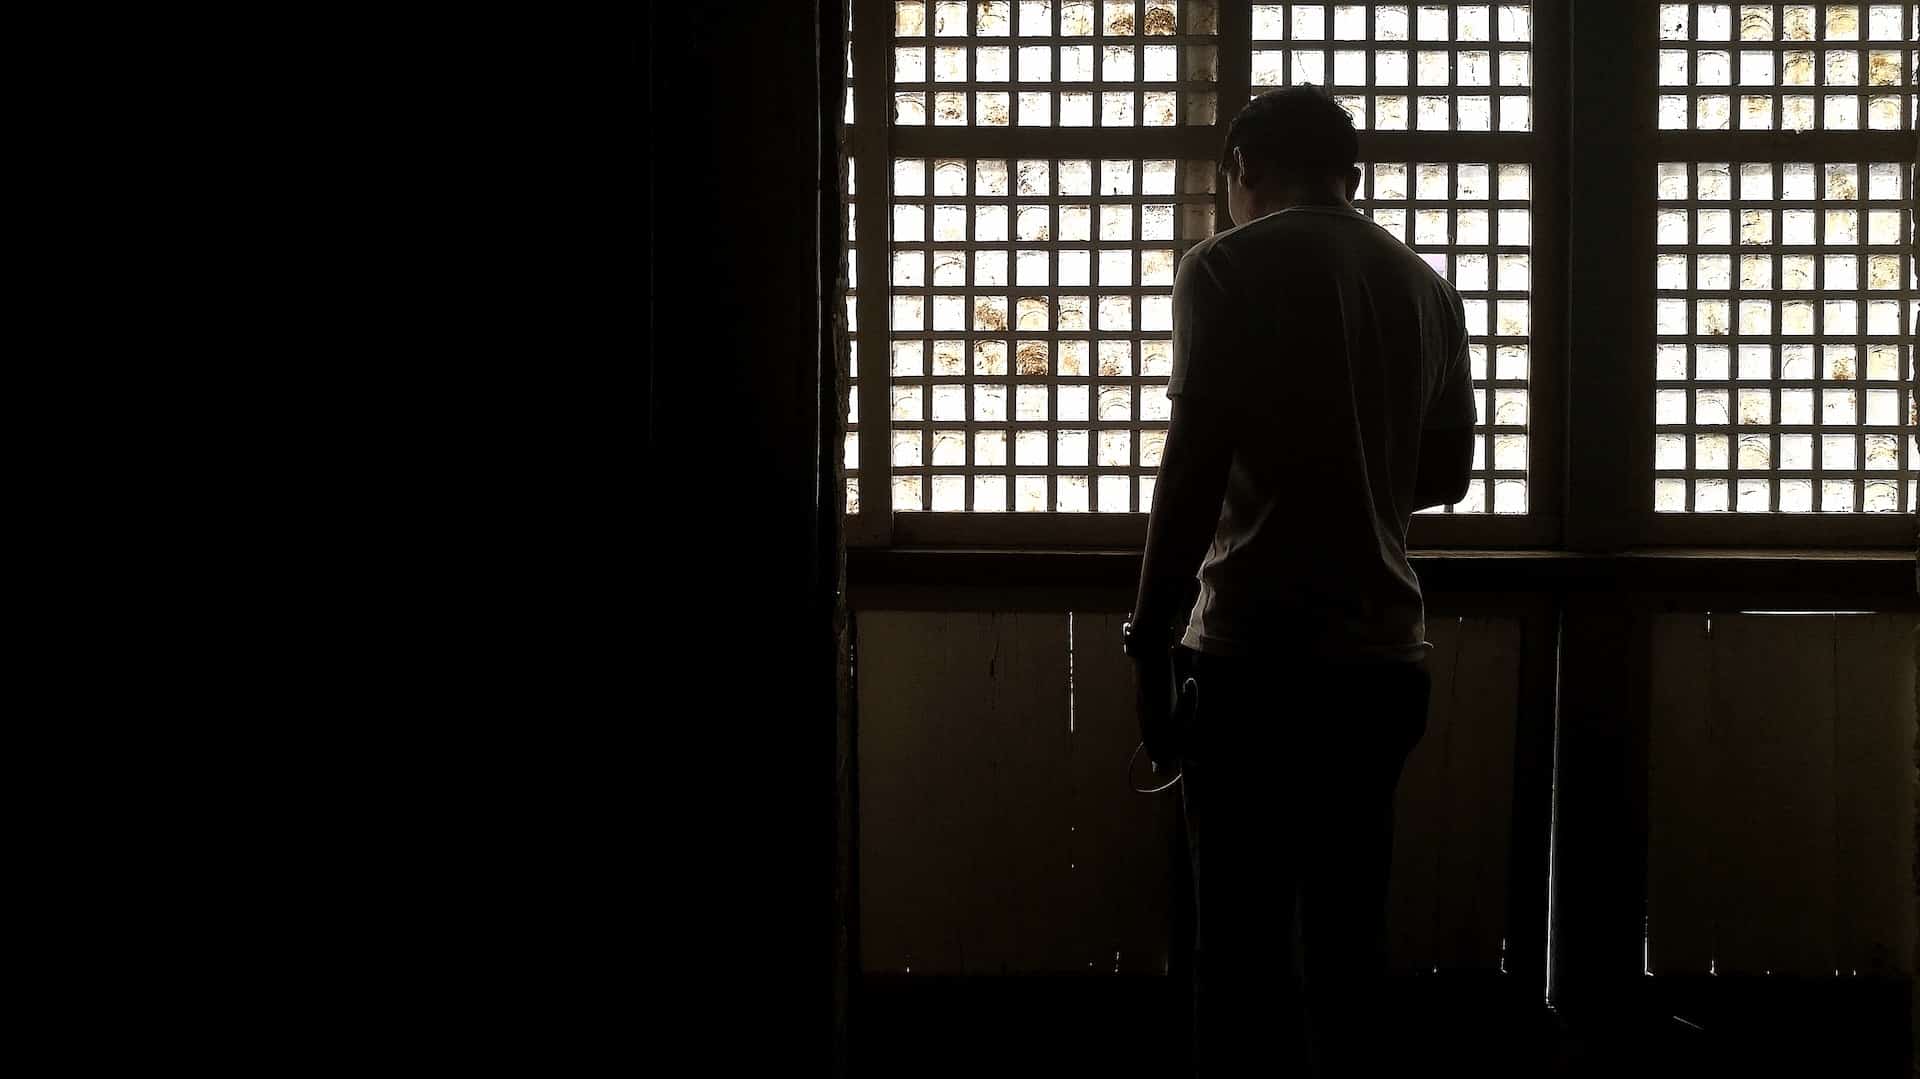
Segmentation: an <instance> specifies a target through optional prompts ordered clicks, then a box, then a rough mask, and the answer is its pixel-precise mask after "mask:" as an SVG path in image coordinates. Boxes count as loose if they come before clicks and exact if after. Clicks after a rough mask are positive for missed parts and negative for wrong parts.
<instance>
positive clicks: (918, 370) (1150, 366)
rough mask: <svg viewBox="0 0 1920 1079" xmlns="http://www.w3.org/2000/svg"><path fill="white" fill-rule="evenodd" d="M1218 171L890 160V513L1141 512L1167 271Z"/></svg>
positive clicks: (1166, 321) (1166, 323)
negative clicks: (891, 172) (891, 478)
mask: <svg viewBox="0 0 1920 1079" xmlns="http://www.w3.org/2000/svg"><path fill="white" fill-rule="evenodd" d="M1216 175H1217V173H1216V171H1215V164H1214V162H1212V161H1186V162H1181V161H1175V160H1168V159H1153V158H1103V159H1097V160H1093V159H987V158H976V159H964V158H935V159H924V158H899V159H896V160H895V161H894V162H893V191H892V198H891V207H892V212H893V220H892V226H893V228H892V238H891V246H890V254H891V262H890V268H891V273H892V281H891V282H890V284H891V287H892V291H891V297H892V302H891V319H892V325H891V336H890V354H889V366H890V372H891V387H890V389H891V399H890V402H889V415H890V418H891V422H892V434H891V446H890V458H891V461H892V466H893V486H892V492H891V493H892V503H893V508H894V510H895V511H897V512H911V511H916V510H931V511H941V512H958V511H971V512H990V513H991V512H1028V513H1043V512H1063V513H1073V512H1098V513H1128V512H1143V511H1145V510H1147V509H1149V508H1150V507H1151V505H1152V498H1153V478H1154V474H1155V471H1156V470H1157V468H1158V466H1159V463H1160V451H1161V448H1162V446H1163V445H1164V443H1165V437H1166V427H1165V425H1166V421H1167V419H1168V417H1169V415H1170V409H1171V405H1170V403H1169V402H1168V400H1167V397H1166V382H1167V379H1168V378H1169V377H1170V375H1171V373H1172V328H1173V321H1172V318H1173V313H1172V296H1173V276H1174V271H1175V269H1176V267H1177V265H1178V263H1179V259H1180V256H1181V255H1182V254H1183V253H1184V252H1185V251H1186V249H1187V248H1188V247H1190V246H1192V245H1193V244H1194V243H1195V242H1197V241H1199V240H1202V239H1205V238H1206V237H1207V236H1210V235H1212V234H1213V231H1214V181H1215V177H1216Z"/></svg>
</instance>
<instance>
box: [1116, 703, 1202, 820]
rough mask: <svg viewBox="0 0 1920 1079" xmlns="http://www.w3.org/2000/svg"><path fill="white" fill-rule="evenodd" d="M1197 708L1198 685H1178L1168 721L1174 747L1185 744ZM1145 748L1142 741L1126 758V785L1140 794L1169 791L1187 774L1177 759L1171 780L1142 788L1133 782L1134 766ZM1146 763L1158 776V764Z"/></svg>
mask: <svg viewBox="0 0 1920 1079" xmlns="http://www.w3.org/2000/svg"><path fill="white" fill-rule="evenodd" d="M1199 706H1200V683H1199V682H1197V681H1195V680H1194V679H1192V678H1188V679H1185V680H1184V681H1182V682H1181V683H1180V695H1179V696H1178V697H1177V698H1175V700H1174V704H1173V715H1172V716H1170V717H1169V720H1168V722H1169V726H1170V727H1171V728H1172V733H1173V737H1174V740H1175V743H1176V745H1182V746H1184V745H1185V744H1186V736H1187V732H1188V731H1189V730H1191V729H1192V727H1193V714H1194V712H1195V710H1196V709H1198V708H1199ZM1146 748H1147V743H1146V742H1145V741H1144V740H1142V741H1141V743H1140V744H1139V745H1137V746H1135V747H1133V755H1132V756H1130V757H1128V758H1127V785H1128V786H1129V787H1132V788H1133V789H1134V790H1135V791H1136V792H1138V793H1140V794H1159V793H1160V792H1162V791H1166V790H1171V789H1172V788H1173V785H1174V784H1175V783H1178V782H1180V779H1181V777H1182V776H1184V775H1186V773H1187V770H1186V762H1185V761H1183V760H1179V758H1178V757H1176V758H1175V760H1176V761H1179V766H1178V767H1177V768H1176V769H1175V770H1174V773H1173V778H1172V779H1169V780H1167V781H1166V782H1165V783H1162V784H1161V785H1160V786H1158V787H1143V786H1141V785H1140V784H1138V783H1135V782H1134V781H1133V773H1134V765H1135V763H1136V762H1137V761H1139V759H1140V753H1141V751H1142V750H1144V749H1146ZM1148 762H1149V765H1150V766H1151V767H1152V769H1153V773H1154V775H1156V776H1157V775H1159V774H1160V762H1159V761H1155V760H1153V759H1152V758H1148Z"/></svg>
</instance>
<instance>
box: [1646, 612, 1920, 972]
mask: <svg viewBox="0 0 1920 1079" xmlns="http://www.w3.org/2000/svg"><path fill="white" fill-rule="evenodd" d="M1704 624H1705V619H1703V618H1701V617H1700V616H1698V615H1674V616H1662V617H1661V618H1659V619H1657V620H1656V625H1655V631H1654V632H1655V634H1656V638H1655V639H1656V645H1657V647H1656V650H1655V653H1654V680H1653V684H1654V698H1653V699H1654V714H1653V731H1652V750H1651V753H1650V761H1649V769H1650V782H1651V791H1652V795H1651V804H1650V807H1649V813H1650V823H1651V828H1650V836H1649V849H1648V868H1649V882H1648V908H1649V920H1650V931H1651V934H1652V939H1651V941H1650V951H1651V953H1652V955H1653V957H1654V962H1653V969H1654V971H1655V973H1690V972H1698V970H1699V969H1700V967H1701V965H1702V963H1703V962H1704V963H1705V964H1706V965H1707V967H1708V969H1712V970H1714V971H1715V972H1717V973H1719V974H1765V973H1767V972H1771V973H1773V974H1776V975H1781V974H1800V975H1810V976H1832V975H1833V974H1834V972H1835V971H1839V972H1841V973H1842V974H1845V975H1851V974H1852V973H1853V972H1856V971H1857V972H1858V973H1860V974H1862V975H1869V974H1871V975H1880V976H1904V975H1908V974H1911V973H1912V969H1913V960H1912V956H1913V947H1914V922H1915V911H1914V906H1913V896H1912V892H1913V883H1912V882H1913V879H1914V878H1913V871H1914V830H1913V825H1914V808H1913V807H1914V795H1915V786H1914V784H1915V772H1914V768H1913V765H1912V760H1913V758H1912V746H1913V744H1914V730H1915V726H1914V725H1915V718H1914V717H1915V710H1916V707H1915V699H1914V672H1915V664H1916V653H1915V644H1914V640H1915V636H1914V635H1915V632H1916V619H1915V617H1914V616H1912V615H1884V614H1883V615H1737V614H1735V615H1728V614H1715V615H1714V616H1712V635H1711V638H1710V639H1707V640H1705V641H1702V640H1701V638H1700V636H1699V632H1700V630H1701V629H1703V628H1704ZM1703 644H1704V650H1705V652H1706V655H1705V657H1704V658H1703V657H1702V655H1701V652H1702V646H1703Z"/></svg>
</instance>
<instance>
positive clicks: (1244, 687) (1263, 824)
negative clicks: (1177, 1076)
mask: <svg viewBox="0 0 1920 1079" xmlns="http://www.w3.org/2000/svg"><path fill="white" fill-rule="evenodd" d="M1190 663H1191V670H1192V675H1193V678H1194V680H1195V685H1196V686H1197V687H1198V694H1199V699H1198V701H1197V707H1196V708H1195V710H1194V713H1193V715H1192V717H1191V719H1190V720H1189V722H1190V724H1191V726H1190V727H1189V729H1188V731H1187V732H1186V753H1185V763H1184V765H1183V775H1184V777H1185V778H1183V779H1182V780H1181V784H1180V788H1181V797H1182V799H1183V800H1184V803H1185V809H1186V819H1187V842H1188V847H1189V851H1190V853H1191V855H1192V859H1193V887H1194V917H1195V935H1194V956H1193V962H1194V1056H1195V1066H1196V1070H1197V1074H1199V1075H1202V1076H1207V1077H1209V1079H1212V1077H1216V1076H1256V1075H1258V1076H1315V1077H1321V1079H1335V1077H1341V1079H1344V1077H1347V1076H1373V1075H1376V1074H1379V1069H1380V1068H1381V1067H1383V1059H1384V1056H1383V1053H1382V1051H1381V1050H1382V1046H1383V1043H1384V1042H1386V1041H1389V1040H1391V1039H1393V1038H1395V1037H1396V1036H1397V1033H1398V1032H1397V1031H1396V1029H1395V1026H1396V1024H1395V1023H1394V1022H1393V1020H1392V1017H1391V1016H1390V1015H1387V1014H1385V1013H1384V1011H1383V1007H1384V1002H1383V1001H1382V999H1381V988H1382V986H1381V981H1382V978H1383V976H1384V974H1385V970H1386V953H1387V939H1386V910H1387V878H1388V873H1389V870H1390V868H1391V864H1392V857H1393V794H1394V788H1395V787H1396V786H1397V785H1398V783H1399V781H1400V771H1401V767H1402V766H1403V765H1404V764H1405V763H1406V759H1407V754H1408V753H1409V752H1410V751H1411V750H1412V749H1413V747H1414V746H1415V745H1416V744H1417V743H1418V742H1419V740H1420V738H1421V736H1422V735H1424V734H1425V733H1426V726H1427V699H1428V695H1429V692H1430V689H1431V681H1430V679H1429V677H1428V675H1427V671H1426V667H1425V665H1424V664H1419V663H1365V664H1327V663H1313V662H1304V661H1303V662H1292V661H1289V662H1274V661H1272V660H1265V659H1261V660H1248V659H1225V658H1220V657H1209V656H1204V655H1200V656H1194V657H1191V660H1190Z"/></svg>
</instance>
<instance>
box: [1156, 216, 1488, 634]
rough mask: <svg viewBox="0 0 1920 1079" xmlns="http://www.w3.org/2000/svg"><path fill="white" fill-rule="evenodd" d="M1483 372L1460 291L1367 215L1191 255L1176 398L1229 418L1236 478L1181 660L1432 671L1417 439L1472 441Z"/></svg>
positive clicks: (1182, 297) (1181, 303)
mask: <svg viewBox="0 0 1920 1079" xmlns="http://www.w3.org/2000/svg"><path fill="white" fill-rule="evenodd" d="M1470 374H1471V373H1470V370H1469V364H1468V338H1467V331H1466V314H1465V310H1464V307H1463V305H1462V304H1461V301H1460V296H1459V294H1458V293H1457V292H1455V291H1454V289H1453V287H1452V286H1451V285H1450V284H1448V283H1447V281H1446V279H1444V278H1443V277H1441V276H1440V275H1439V274H1438V273H1436V272H1435V271H1434V270H1433V268H1432V267H1431V266H1429V265H1428V264H1427V263H1426V262H1425V261H1424V260H1423V259H1422V258H1421V257H1420V256H1419V255H1416V254H1414V253H1413V252H1412V251H1411V250H1409V249H1408V248H1407V247H1406V245H1405V244H1402V243H1401V242H1400V241H1399V240H1397V239H1395V238H1394V237H1393V236H1392V235H1391V234H1390V233H1388V232H1387V231H1386V230H1384V229H1382V228H1381V227H1380V226H1378V225H1376V224H1374V223H1373V222H1372V221H1371V220H1369V219H1368V218H1366V217H1364V216H1362V215H1361V214H1359V213H1358V212H1355V211H1352V210H1347V209H1342V208H1336V207H1295V208H1293V209H1289V210H1283V211H1280V212H1278V213H1274V214H1269V215H1267V216H1266V217H1262V218H1259V219H1258V220H1255V221H1251V222H1249V223H1247V224H1245V225H1242V226H1240V227H1239V228H1234V229H1230V230H1228V231H1226V232H1222V233H1219V234H1218V235H1216V236H1213V237H1212V238H1210V239H1208V240H1205V241H1203V242H1202V243H1200V244H1198V245H1196V246H1195V247H1193V248H1192V249H1191V250H1190V251H1188V252H1187V254H1186V257H1185V258H1183V259H1182V260H1181V262H1180V269H1179V272H1178V274H1177V275H1176V276H1175V278H1174V286H1173V377H1172V381H1171V382H1170V383H1169V385H1168V387H1167V395H1168V396H1169V397H1174V396H1180V395H1187V396H1188V397H1189V398H1191V399H1195V400H1198V399H1203V398H1204V399H1206V400H1207V401H1209V403H1213V404H1217V405H1219V406H1220V407H1219V408H1218V409H1217V411H1216V415H1218V416H1219V417H1221V419H1220V422H1224V423H1226V424H1228V425H1229V426H1230V428H1231V430H1230V434H1231V436H1232V442H1233V464H1232V471H1231V474H1230V475H1229V477H1228V481H1227V491H1226V497H1225V499H1224V501H1223V503H1222V506H1221V510H1220V522H1219V524H1218V526H1217V527H1216V529H1215V531H1214V537H1213V543H1212V546H1211V547H1210V548H1209V549H1208V551H1207V557H1206V560H1205V561H1204V562H1203V563H1202V564H1201V568H1200V596H1199V599H1198V601H1197V602H1196V603H1195V604H1194V607H1193V612H1192V615H1191V616H1190V618H1189V619H1188V622H1187V630H1186V633H1185V636H1184V637H1183V638H1182V643H1183V644H1185V645H1186V646H1187V647H1189V648H1192V649H1195V650H1197V651H1200V652H1204V653H1209V654H1220V655H1287V656H1298V655H1302V654H1305V655H1309V656H1313V657H1317V658H1322V659H1330V660H1365V659H1387V660H1407V661H1417V660H1419V659H1422V658H1424V656H1425V655H1426V653H1427V651H1428V650H1429V647H1430V646H1429V645H1428V644H1427V643H1426V640H1425V638H1426V624H1425V610H1424V608H1423V605H1422V601H1421V595H1420V582H1419V579H1418V578H1417V577H1416V576H1415V575H1414V572H1413V567H1412V565H1411V564H1410V563H1409V562H1408V561H1407V528H1408V525H1409V523H1410V521H1411V519H1412V514H1413V510H1414V505H1413V494H1414V479H1415V477H1416V476H1417V475H1418V474H1419V470H1420V452H1421V433H1422V432H1423V431H1426V430H1436V429H1442V428H1460V427H1471V426H1472V425H1473V424H1474V422H1475V408H1474V398H1473V387H1472V382H1471V378H1470Z"/></svg>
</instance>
